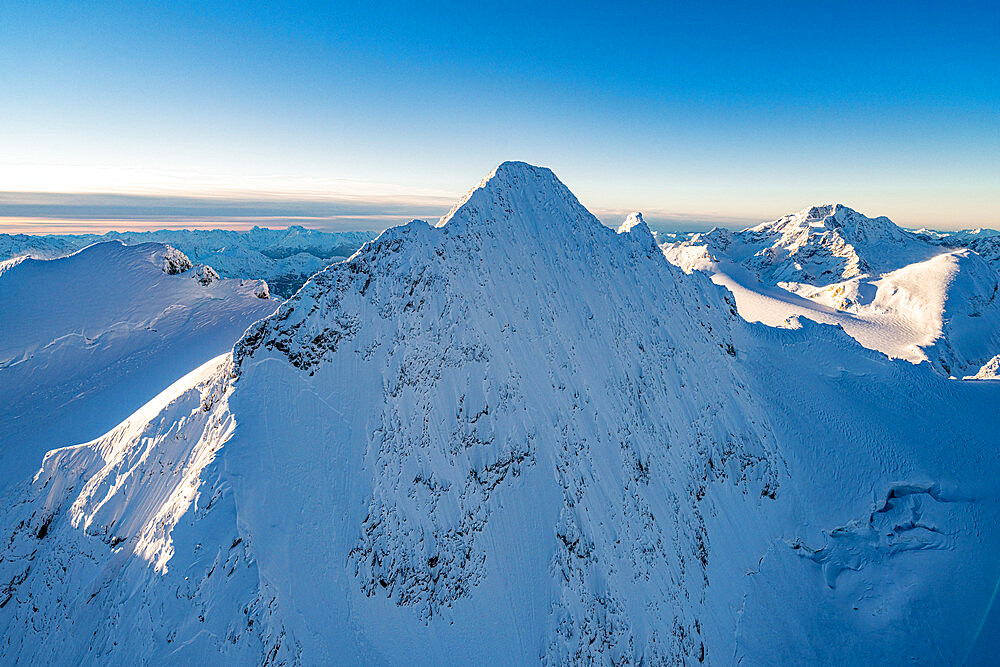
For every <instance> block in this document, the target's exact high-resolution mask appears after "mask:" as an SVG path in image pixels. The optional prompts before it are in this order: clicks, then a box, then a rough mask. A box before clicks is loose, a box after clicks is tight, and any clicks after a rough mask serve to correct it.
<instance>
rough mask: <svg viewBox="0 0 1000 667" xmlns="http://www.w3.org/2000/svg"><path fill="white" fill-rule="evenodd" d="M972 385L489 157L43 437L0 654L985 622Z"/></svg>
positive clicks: (519, 654)
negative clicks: (713, 276) (472, 183)
mask: <svg viewBox="0 0 1000 667" xmlns="http://www.w3.org/2000/svg"><path fill="white" fill-rule="evenodd" d="M998 399H1000V383H996V382H990V381H986V382H975V383H971V382H970V383H955V382H949V381H947V380H946V379H944V378H942V377H941V376H939V375H937V374H935V373H933V372H932V371H931V369H930V368H928V367H927V366H926V365H924V366H913V365H911V364H908V363H905V362H898V361H892V360H890V359H888V358H886V357H885V356H884V355H882V354H879V353H875V352H871V351H868V350H865V349H863V348H861V347H860V346H858V345H857V344H856V343H855V342H854V341H853V340H851V339H850V338H849V337H847V336H845V335H844V334H843V332H841V331H839V330H837V329H835V328H832V327H825V326H819V325H815V324H812V323H808V322H804V323H803V325H802V326H801V328H799V329H794V330H791V329H776V328H769V327H765V326H762V325H757V324H750V323H748V322H746V321H745V320H743V319H742V318H740V317H739V316H738V315H737V313H736V310H735V304H734V303H733V301H732V299H731V297H730V296H729V295H728V293H727V292H726V291H724V290H723V289H721V288H719V287H717V286H715V285H713V284H712V283H711V282H710V281H709V280H708V279H707V278H705V277H704V276H702V275H700V274H698V273H695V274H692V275H685V274H684V273H682V272H681V271H679V270H677V269H676V268H674V267H673V266H671V265H670V264H669V263H668V262H666V261H665V260H664V257H663V255H662V253H661V251H660V249H659V248H658V247H657V246H656V244H655V243H654V240H653V237H652V236H651V234H650V233H649V230H648V229H647V228H646V226H645V225H644V224H641V223H639V222H638V221H636V224H634V225H632V226H631V229H630V230H629V231H627V232H625V231H623V233H621V234H616V233H615V232H614V231H613V230H610V229H608V228H606V227H604V226H603V225H601V224H600V223H599V222H598V221H597V220H596V218H594V217H593V216H591V215H590V214H589V213H588V212H587V211H586V210H585V209H584V208H583V207H582V206H581V205H580V204H579V202H578V201H577V200H576V198H575V197H573V195H572V194H571V193H570V192H569V190H568V189H566V187H565V186H564V185H563V184H562V183H560V182H559V181H558V180H557V179H556V178H555V176H554V175H553V174H552V173H551V172H550V171H549V170H547V169H541V168H537V167H531V166H530V165H526V164H523V163H504V164H503V165H501V166H500V167H498V168H497V170H496V171H495V172H494V173H492V174H491V175H490V176H488V177H487V178H486V179H485V180H484V181H483V182H482V183H481V184H480V185H479V186H478V187H477V188H475V189H474V190H473V191H471V192H470V193H469V195H467V196H466V197H465V198H464V199H463V200H462V201H461V202H460V203H459V205H458V206H456V208H455V209H454V210H453V211H452V212H451V213H450V214H449V215H448V216H446V217H445V218H444V219H442V221H441V222H440V223H439V224H438V226H437V227H431V226H428V225H427V224H425V223H420V222H414V223H411V224H409V225H406V226H404V227H400V228H395V229H391V230H388V231H386V232H385V233H383V234H382V235H381V236H380V237H379V238H378V239H377V240H376V241H374V242H372V243H371V244H368V245H366V246H365V247H364V248H363V249H362V250H361V251H360V252H359V253H358V254H357V255H355V256H354V257H353V258H351V259H350V260H349V261H346V262H344V263H341V264H335V265H332V266H330V267H329V268H327V269H325V270H324V271H322V272H321V273H319V274H317V275H316V276H314V277H313V278H312V279H311V280H310V281H309V282H308V283H307V284H306V285H305V286H304V287H303V289H302V290H300V291H299V292H298V293H297V294H296V295H295V296H294V297H292V298H291V299H290V300H288V301H287V302H286V303H284V304H283V305H282V306H281V307H280V308H279V310H278V312H277V313H276V314H275V315H274V316H272V317H270V318H268V319H266V320H263V321H261V322H259V323H257V324H256V325H254V326H253V327H251V329H250V330H249V331H248V332H247V333H246V335H245V336H244V337H243V339H242V340H241V341H240V343H239V344H238V345H237V346H236V348H235V351H234V354H233V358H232V360H230V359H229V358H228V357H226V356H223V357H221V358H218V359H216V360H214V361H213V362H211V363H208V364H206V365H205V366H203V367H202V368H201V369H199V370H198V371H197V372H195V373H192V374H191V375H189V376H188V377H187V378H185V379H183V380H182V381H179V382H177V383H176V384H175V385H174V386H172V387H171V388H170V389H169V390H167V391H165V392H163V393H162V394H160V396H158V397H157V398H156V399H155V400H154V401H152V402H151V403H149V404H148V405H146V406H145V407H144V408H143V409H142V410H140V411H139V412H137V413H136V414H134V415H133V416H132V417H131V418H129V419H128V420H126V421H125V422H124V423H123V424H121V425H120V426H118V427H117V428H115V429H114V430H112V431H111V432H110V433H108V434H107V435H105V436H103V437H101V438H99V439H97V440H95V441H93V442H91V443H86V444H84V445H79V446H76V447H71V448H67V449H61V450H57V451H54V452H51V453H50V454H49V455H48V456H47V457H46V458H45V461H44V465H43V467H42V470H41V471H40V472H39V474H38V475H37V476H36V477H35V479H34V481H33V483H32V484H31V487H30V488H27V489H21V490H19V491H18V492H17V494H15V495H14V497H11V498H9V499H8V502H6V503H4V504H3V505H2V509H0V532H2V534H0V636H3V637H4V642H3V643H2V644H0V656H3V658H5V659H7V660H10V659H11V658H13V657H15V656H22V658H23V659H24V660H25V662H38V663H50V662H65V663H88V664H98V663H99V664H109V663H110V664H124V663H133V662H143V663H156V664H166V663H170V664H176V663H177V662H184V663H205V662H209V661H211V662H223V663H226V664H247V663H262V664H295V663H299V664H354V663H362V664H407V665H409V664H439V663H441V662H448V663H453V664H482V663H484V662H491V663H500V664H534V663H538V662H542V663H547V664H573V663H600V664H639V663H642V664H649V663H656V664H659V663H672V664H697V663H700V662H708V663H714V664H738V663H741V662H742V663H743V664H774V663H779V662H781V663H798V664H805V663H825V664H858V663H862V664H879V663H903V662H916V663H931V662H935V663H937V662H945V663H954V662H960V661H962V660H963V659H965V658H967V657H969V656H973V657H975V656H977V655H985V656H989V655H992V654H993V653H992V651H994V650H995V649H996V648H997V646H996V645H995V638H996V637H997V636H998V632H997V631H998V630H1000V623H998V620H1000V619H997V618H996V617H995V616H994V615H993V614H994V613H996V612H994V611H992V604H993V601H992V594H993V591H994V584H995V582H996V581H997V580H998V577H1000V563H997V562H996V559H995V558H994V554H995V553H996V550H997V549H998V548H1000V522H998V521H997V519H998V518H1000V503H998V496H997V494H996V486H995V484H996V482H995V480H996V476H997V472H998V470H1000V460H998V455H997V448H996V433H997V426H998V424H997V420H998V417H997V415H996V411H995V409H994V408H995V405H996V403H997V400H998ZM955 590H961V591H962V595H960V596H959V595H955V594H954V591H955ZM5 596H6V598H5ZM80 638H86V639H85V640H83V641H81V640H80Z"/></svg>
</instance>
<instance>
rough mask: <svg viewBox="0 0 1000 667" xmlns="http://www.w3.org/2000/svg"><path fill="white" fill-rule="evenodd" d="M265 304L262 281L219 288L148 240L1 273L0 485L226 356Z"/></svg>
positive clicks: (219, 282)
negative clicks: (49, 452)
mask: <svg viewBox="0 0 1000 667" xmlns="http://www.w3.org/2000/svg"><path fill="white" fill-rule="evenodd" d="M267 297H268V290H267V285H266V284H265V283H264V282H263V281H260V280H250V281H242V280H224V279H219V277H218V275H217V274H216V273H215V272H214V271H213V270H212V269H211V268H209V267H205V266H197V267H194V266H192V264H191V262H190V261H189V260H188V258H187V257H185V256H184V255H183V254H182V253H180V252H179V251H177V250H175V249H173V248H171V247H169V246H165V245H162V244H159V243H147V244H141V245H136V246H125V245H122V244H121V243H120V242H117V241H114V242H107V243H99V244H96V245H93V246H89V247H87V248H85V249H83V250H81V251H80V252H78V253H76V254H73V255H70V256H68V257H64V258H61V259H55V260H36V259H22V260H14V261H9V262H5V263H3V264H2V265H0V395H2V396H3V401H2V403H0V425H2V426H0V440H2V446H0V469H2V470H3V471H4V472H3V473H2V474H0V484H2V483H6V482H7V481H9V480H15V479H21V478H24V477H27V476H29V475H30V474H31V472H32V471H34V470H35V469H36V468H37V466H38V461H39V457H40V456H41V455H42V454H43V453H44V452H45V451H46V450H48V449H52V448H53V447H55V446H60V445H67V444H73V443H79V442H84V441H87V440H90V439H91V438H94V437H96V436H98V435H100V434H102V433H104V432H106V431H107V430H108V429H109V428H111V427H112V426H114V425H115V424H117V423H119V422H120V421H122V420H123V419H124V418H125V417H127V416H128V415H129V414H130V413H131V412H133V411H134V410H135V409H136V408H138V407H139V406H141V405H142V404H143V403H144V402H146V401H147V400H149V399H150V398H152V397H153V396H155V395H156V394H157V393H159V391H160V390H162V389H163V388H164V387H166V386H168V385H169V384H171V382H173V381H174V380H176V379H177V378H178V377H180V376H181V375H183V374H185V373H186V372H188V371H189V370H191V369H193V368H196V367H197V366H199V365H201V364H202V363H204V362H205V361H206V360H208V359H211V358H212V357H214V356H217V355H219V354H221V353H223V352H225V351H226V350H228V349H231V347H232V345H233V342H234V341H236V340H237V339H238V338H239V337H240V335H241V334H242V333H243V331H245V330H246V328H247V326H249V325H250V324H251V323H252V322H254V321H256V320H258V319H260V318H262V317H266V316H267V315H270V314H271V313H272V312H274V309H275V308H276V307H277V302H275V301H274V300H271V299H269V298H267Z"/></svg>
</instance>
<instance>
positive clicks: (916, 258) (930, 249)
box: [662, 204, 1000, 377]
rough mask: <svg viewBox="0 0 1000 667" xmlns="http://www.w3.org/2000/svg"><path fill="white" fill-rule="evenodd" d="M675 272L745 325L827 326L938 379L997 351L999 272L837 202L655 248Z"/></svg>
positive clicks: (970, 370) (966, 254) (967, 370)
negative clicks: (705, 287)
mask: <svg viewBox="0 0 1000 667" xmlns="http://www.w3.org/2000/svg"><path fill="white" fill-rule="evenodd" d="M662 247H663V250H664V253H665V254H666V256H667V258H668V259H669V260H670V261H671V262H672V263H674V264H675V265H677V266H679V267H681V268H683V269H684V270H685V271H689V272H690V271H695V270H697V271H702V272H705V273H708V274H709V275H711V276H712V277H713V278H712V279H713V280H714V281H715V282H716V283H718V284H720V285H724V286H726V287H727V288H728V289H730V290H731V291H733V293H734V295H735V296H736V300H737V303H738V304H739V311H740V313H741V314H742V315H743V316H744V317H746V318H747V319H749V320H751V321H759V322H764V323H765V324H769V325H771V326H782V325H783V324H784V322H785V321H786V320H787V319H788V318H789V317H795V316H803V317H807V318H809V319H811V320H814V321H816V322H822V323H826V324H837V325H840V326H842V327H843V328H844V330H845V331H847V333H849V334H850V335H851V336H853V337H854V338H855V339H856V340H857V341H858V342H860V343H861V344H862V345H864V346H866V347H868V348H871V349H874V350H879V351H880V352H883V353H885V354H887V355H889V356H891V357H894V358H900V359H907V360H909V361H912V362H914V363H919V362H921V361H925V360H929V361H930V362H931V364H932V365H933V366H934V367H935V368H936V369H938V370H939V371H940V372H942V373H944V374H945V375H955V376H957V377H962V376H963V375H966V374H972V373H975V372H976V370H977V369H978V368H979V367H980V366H982V364H984V363H985V362H986V361H987V360H989V359H990V358H991V357H993V356H994V355H995V354H997V353H998V352H1000V298H998V296H1000V295H998V292H997V291H998V284H1000V275H998V274H997V272H996V270H995V269H994V268H992V267H991V266H990V265H989V264H988V263H987V262H986V261H984V260H983V258H981V257H980V256H979V255H978V254H976V253H975V252H971V251H969V250H967V249H958V250H956V249H953V248H951V247H946V246H943V245H942V244H941V243H939V242H937V241H933V240H930V237H929V236H928V235H927V234H926V233H924V234H918V233H914V232H908V231H906V230H903V229H900V228H899V227H897V226H896V225H894V224H893V223H892V222H891V221H890V220H888V218H884V217H883V218H874V219H872V218H867V217H865V216H863V215H861V214H860V213H857V212H856V211H853V210H851V209H849V208H847V207H845V206H843V205H840V204H837V205H830V206H815V207H812V208H809V209H804V210H802V211H799V212H798V213H795V214H792V215H789V216H785V217H784V218H781V219H780V220H776V221H774V222H768V223H763V224H761V225H758V226H757V227H753V228H750V229H746V230H743V231H740V232H731V231H728V230H724V229H713V230H712V231H711V232H708V233H705V234H695V235H694V236H692V237H691V238H690V239H688V240H685V241H681V242H670V243H664V244H663V245H662Z"/></svg>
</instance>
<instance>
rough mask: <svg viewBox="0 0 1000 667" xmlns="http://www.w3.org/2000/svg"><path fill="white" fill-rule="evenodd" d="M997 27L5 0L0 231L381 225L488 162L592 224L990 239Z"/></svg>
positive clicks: (507, 6)
mask: <svg viewBox="0 0 1000 667" xmlns="http://www.w3.org/2000/svg"><path fill="white" fill-rule="evenodd" d="M998 32H1000V8H998V6H997V4H996V3H987V2H980V3H957V4H956V3H920V2H909V3H895V2H885V3H850V2H831V3H813V2H810V3H801V4H797V5H796V4H792V3H780V4H779V3H773V4H769V3H732V4H729V3H715V4H712V3H685V4H672V3H666V4H657V3H649V4H645V3H642V4H640V3H599V4H598V3H594V4H589V3H580V2H577V3H539V2H504V3H431V4H420V3H413V2H407V3H401V2H382V3H277V2H276V3H263V2H261V3H255V2H247V3H229V2H211V1H209V2H191V3H186V2H172V3H154V2H148V3H116V2H104V3H97V2H66V3H56V2H37V1H36V2H16V1H15V2H7V3H4V4H3V5H2V6H0V86H2V90H3V91H4V92H3V93H0V146H2V150H0V190H3V191H6V192H5V193H0V227H6V228H7V229H15V228H30V229H33V230H40V231H45V230H60V229H69V228H76V227H80V228H84V227H86V228H91V227H93V228H100V227H123V226H154V227H155V226H163V225H164V224H169V225H179V224H186V225H187V226H194V225H209V226H220V225H226V226H244V225H247V224H251V223H253V222H255V221H265V222H266V223H267V224H274V225H278V224H282V223H284V222H304V223H305V224H311V225H313V226H319V227H327V228H337V227H345V226H347V227H358V226H362V227H369V228H376V227H381V226H385V225H386V224H391V223H392V222H394V221H400V220H403V219H405V218H407V217H411V216H412V217H433V216H434V215H437V214H439V213H443V212H444V211H445V210H447V208H448V207H449V204H450V202H451V201H452V200H453V199H455V198H457V197H458V196H459V195H460V194H461V193H463V192H464V191H465V190H467V189H468V188H469V187H471V186H472V185H474V184H475V183H476V182H477V181H478V180H479V178H480V177H481V176H482V175H483V174H484V173H486V172H488V171H489V170H490V169H491V168H492V167H494V166H495V165H496V164H497V163H499V162H501V161H503V160H506V159H519V160H526V161H529V162H533V163H535V164H543V165H546V166H550V167H552V168H553V169H554V170H555V171H556V173H557V174H558V175H559V176H560V178H562V180H563V181H564V182H566V184H567V185H568V186H569V187H570V188H571V189H572V190H573V191H574V192H575V193H576V194H577V195H578V196H579V197H580V199H581V200H582V201H583V203H584V204H586V205H587V206H588V207H590V208H591V209H592V210H594V211H595V213H597V214H598V215H599V216H600V217H602V219H605V220H606V221H608V222H613V221H614V220H615V219H616V217H617V216H619V215H624V213H625V212H627V211H628V210H631V209H640V210H643V211H644V212H645V213H646V217H647V218H648V219H650V220H652V221H654V222H659V223H660V224H661V225H663V226H667V227H669V226H675V227H684V226H710V225H711V224H719V223H722V224H730V225H740V224H746V223H749V222H756V221H760V220H764V219H770V218H775V217H778V216H780V215H782V214H784V213H786V212H789V211H793V210H797V209H800V208H803V207H805V206H807V205H809V204H813V203H821V202H829V201H840V202H843V203H846V204H848V205H850V206H853V207H854V208H857V209H858V210H861V211H862V212H865V213H868V214H870V215H888V216H889V217H891V218H892V219H894V220H896V221H897V222H899V223H900V224H904V225H910V226H921V225H927V226H935V227H940V228H952V227H970V226H991V227H998V226H1000V216H998V214H997V212H996V211H997V208H998V207H997V200H998V195H1000V157H998V156H1000V47H998V46H997V37H996V35H997V34H998ZM37 192H43V193H44V194H41V195H36V194H33V193H37ZM109 197H110V198H112V199H111V200H109ZM108 201H112V204H109V203H108ZM154 204H155V205H154ZM173 204H176V207H174V208H173V209H171V207H172V205H173ZM132 205H134V207H135V208H134V210H135V212H136V213H135V215H131V214H130V212H129V206H132ZM151 206H153V208H152V209H151V208H150V207H151ZM199 207H200V208H199ZM151 210H152V211H153V212H152V213H151V212H150V211H151ZM411 211H412V212H411Z"/></svg>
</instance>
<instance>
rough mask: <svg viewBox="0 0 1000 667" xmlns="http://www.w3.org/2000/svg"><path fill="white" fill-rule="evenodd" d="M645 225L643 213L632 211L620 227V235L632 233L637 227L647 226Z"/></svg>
mask: <svg viewBox="0 0 1000 667" xmlns="http://www.w3.org/2000/svg"><path fill="white" fill-rule="evenodd" d="M645 224H646V221H645V220H643V219H642V212H641V211H632V212H631V213H629V214H628V215H627V216H625V220H623V221H622V224H620V225H618V233H619V234H625V233H627V232H630V231H632V228H633V227H636V226H638V225H644V226H645Z"/></svg>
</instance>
